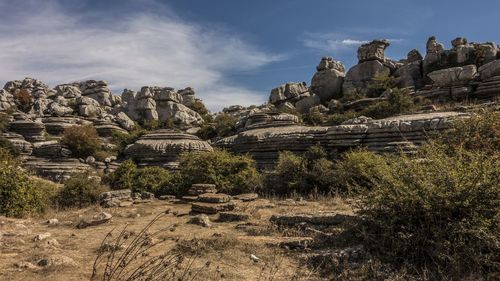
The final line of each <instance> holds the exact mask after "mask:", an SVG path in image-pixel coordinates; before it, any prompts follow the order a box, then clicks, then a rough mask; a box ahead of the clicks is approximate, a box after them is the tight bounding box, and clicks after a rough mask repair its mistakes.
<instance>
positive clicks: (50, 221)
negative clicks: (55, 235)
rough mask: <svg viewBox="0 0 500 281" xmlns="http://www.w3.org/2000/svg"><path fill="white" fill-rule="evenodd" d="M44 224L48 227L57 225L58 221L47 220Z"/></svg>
mask: <svg viewBox="0 0 500 281" xmlns="http://www.w3.org/2000/svg"><path fill="white" fill-rule="evenodd" d="M45 223H46V224H48V225H58V224H59V220H58V219H49V220H47V221H45Z"/></svg>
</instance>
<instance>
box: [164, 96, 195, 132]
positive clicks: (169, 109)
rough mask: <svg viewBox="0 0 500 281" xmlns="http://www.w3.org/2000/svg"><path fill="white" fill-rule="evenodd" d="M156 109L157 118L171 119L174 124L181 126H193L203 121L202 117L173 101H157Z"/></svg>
mask: <svg viewBox="0 0 500 281" xmlns="http://www.w3.org/2000/svg"><path fill="white" fill-rule="evenodd" d="M156 110H157V112H158V120H160V121H167V120H173V121H174V123H175V124H179V125H183V126H195V125H201V124H202V123H203V117H201V115H200V114H199V113H198V112H196V111H194V110H192V109H190V108H189V107H187V106H185V105H183V104H181V103H176V102H173V101H167V102H158V104H157V107H156Z"/></svg>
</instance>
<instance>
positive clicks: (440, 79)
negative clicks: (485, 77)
mask: <svg viewBox="0 0 500 281" xmlns="http://www.w3.org/2000/svg"><path fill="white" fill-rule="evenodd" d="M427 76H429V78H431V79H432V81H433V82H434V84H435V85H437V86H452V85H457V84H464V83H467V82H469V81H470V80H472V79H474V78H475V77H476V76H477V67H476V66H475V65H467V66H463V67H462V66H460V67H452V68H447V69H441V70H436V71H433V72H431V73H429V74H427Z"/></svg>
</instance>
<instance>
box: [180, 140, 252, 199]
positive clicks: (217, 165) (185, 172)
mask: <svg viewBox="0 0 500 281" xmlns="http://www.w3.org/2000/svg"><path fill="white" fill-rule="evenodd" d="M179 172H180V174H181V176H182V178H183V183H184V185H185V186H191V184H194V183H211V184H215V185H217V189H218V190H219V191H220V192H224V193H229V194H238V193H245V192H252V191H254V190H256V189H257V188H259V187H260V185H261V178H260V174H259V172H258V171H257V169H256V167H255V161H254V160H252V158H250V157H249V156H245V155H233V154H231V153H229V152H227V151H225V150H218V149H216V150H214V151H212V152H202V153H199V152H188V153H183V154H182V155H181V157H180V165H179Z"/></svg>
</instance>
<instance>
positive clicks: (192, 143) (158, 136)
mask: <svg viewBox="0 0 500 281" xmlns="http://www.w3.org/2000/svg"><path fill="white" fill-rule="evenodd" d="M211 150H212V147H211V146H210V144H208V143H207V142H205V141H202V140H200V139H199V138H197V137H196V136H193V135H189V134H185V133H181V132H175V131H171V130H158V131H154V132H151V133H149V134H146V135H144V136H142V137H141V138H139V139H138V140H137V141H136V142H135V143H133V144H131V145H129V146H128V147H127V148H126V149H125V155H126V156H127V157H129V158H132V159H135V160H136V161H137V162H138V164H139V165H142V166H161V167H166V168H171V169H175V168H176V167H177V166H178V164H179V163H178V162H177V161H178V157H179V155H180V154H181V153H182V152H187V151H194V152H197V151H200V152H202V151H211Z"/></svg>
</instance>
